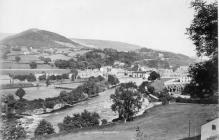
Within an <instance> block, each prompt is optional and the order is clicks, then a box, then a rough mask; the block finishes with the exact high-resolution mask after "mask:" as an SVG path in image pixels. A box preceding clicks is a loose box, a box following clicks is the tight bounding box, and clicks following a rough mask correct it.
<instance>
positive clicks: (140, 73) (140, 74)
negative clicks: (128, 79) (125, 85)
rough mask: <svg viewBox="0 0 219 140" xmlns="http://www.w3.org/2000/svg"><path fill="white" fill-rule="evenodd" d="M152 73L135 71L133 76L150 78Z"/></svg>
mask: <svg viewBox="0 0 219 140" xmlns="http://www.w3.org/2000/svg"><path fill="white" fill-rule="evenodd" d="M149 75H150V73H149V72H147V71H133V72H132V77H134V78H143V79H148V77H149Z"/></svg>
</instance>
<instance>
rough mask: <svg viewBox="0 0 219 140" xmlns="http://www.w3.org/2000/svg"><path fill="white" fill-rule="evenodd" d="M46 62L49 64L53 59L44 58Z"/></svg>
mask: <svg viewBox="0 0 219 140" xmlns="http://www.w3.org/2000/svg"><path fill="white" fill-rule="evenodd" d="M42 60H43V61H44V63H45V64H49V62H51V61H52V60H51V58H43V59H42Z"/></svg>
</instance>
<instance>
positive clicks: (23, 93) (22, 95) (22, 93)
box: [15, 88, 26, 100]
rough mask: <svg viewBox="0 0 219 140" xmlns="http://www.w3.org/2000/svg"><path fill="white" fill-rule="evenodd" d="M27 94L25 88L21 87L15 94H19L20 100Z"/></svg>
mask: <svg viewBox="0 0 219 140" xmlns="http://www.w3.org/2000/svg"><path fill="white" fill-rule="evenodd" d="M25 94H26V92H25V91H24V89H23V88H19V89H17V91H16V92H15V95H16V96H18V97H19V98H20V100H21V99H22V98H23V97H24V95H25Z"/></svg>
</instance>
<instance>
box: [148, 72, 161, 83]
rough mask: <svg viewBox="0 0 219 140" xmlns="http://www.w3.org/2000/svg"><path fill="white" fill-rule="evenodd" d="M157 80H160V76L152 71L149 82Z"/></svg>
mask: <svg viewBox="0 0 219 140" xmlns="http://www.w3.org/2000/svg"><path fill="white" fill-rule="evenodd" d="M156 79H160V74H159V73H157V72H156V71H152V72H151V73H150V75H149V77H148V80H151V81H154V80H156Z"/></svg>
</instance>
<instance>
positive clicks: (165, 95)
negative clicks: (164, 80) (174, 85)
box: [158, 88, 172, 105]
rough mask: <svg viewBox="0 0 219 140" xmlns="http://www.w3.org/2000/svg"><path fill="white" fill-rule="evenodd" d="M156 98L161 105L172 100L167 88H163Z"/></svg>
mask: <svg viewBox="0 0 219 140" xmlns="http://www.w3.org/2000/svg"><path fill="white" fill-rule="evenodd" d="M158 98H159V99H160V101H161V102H162V104H163V105H166V104H169V101H171V100H172V97H171V96H170V95H169V93H168V90H167V89H166V88H164V89H163V90H162V91H161V92H160V93H159V94H158Z"/></svg>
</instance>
